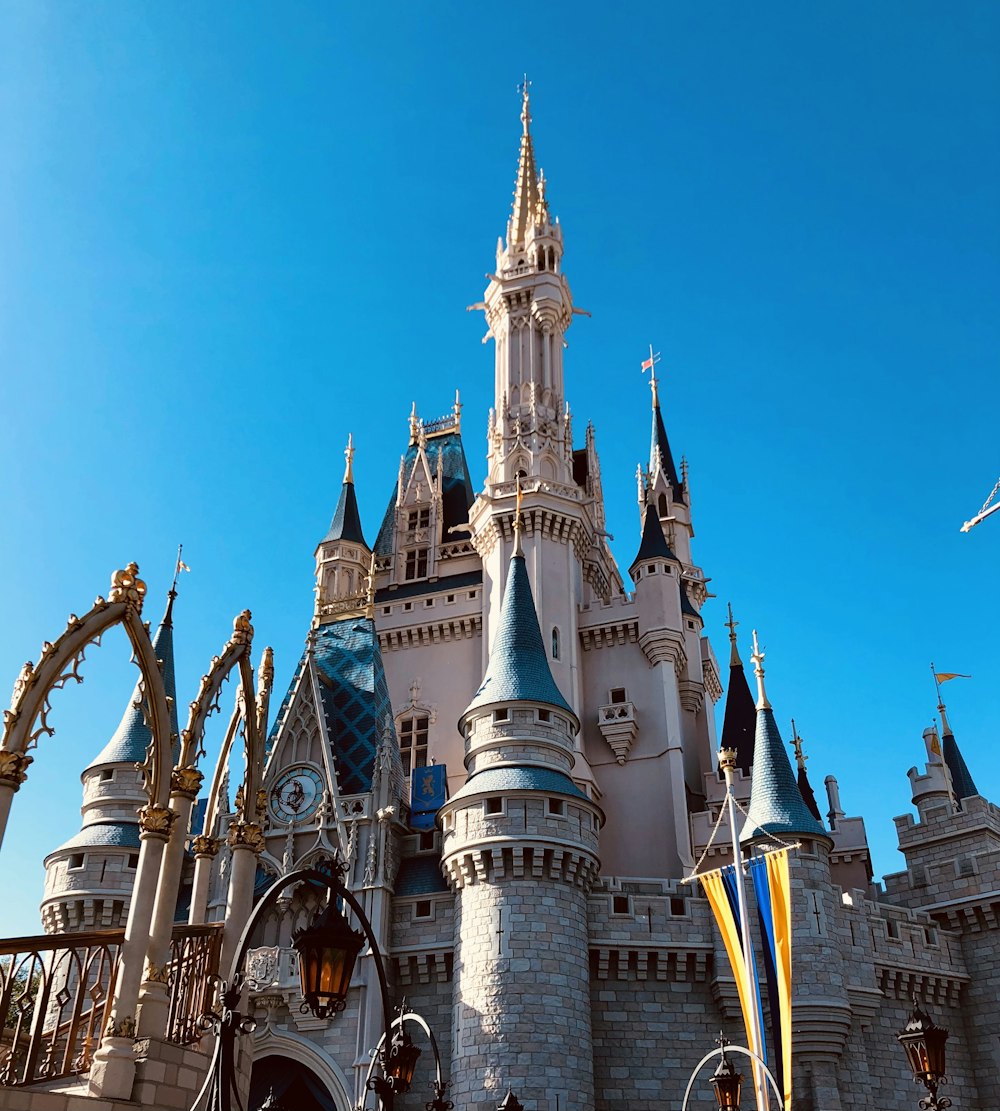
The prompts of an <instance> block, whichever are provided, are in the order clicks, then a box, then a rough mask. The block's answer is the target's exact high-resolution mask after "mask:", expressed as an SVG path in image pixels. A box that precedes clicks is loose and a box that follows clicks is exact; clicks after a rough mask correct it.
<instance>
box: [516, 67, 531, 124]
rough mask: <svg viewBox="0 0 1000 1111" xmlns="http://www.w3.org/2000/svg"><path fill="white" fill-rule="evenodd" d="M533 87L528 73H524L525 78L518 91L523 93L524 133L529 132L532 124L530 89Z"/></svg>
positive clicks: (522, 116) (522, 114)
mask: <svg viewBox="0 0 1000 1111" xmlns="http://www.w3.org/2000/svg"><path fill="white" fill-rule="evenodd" d="M530 87H531V82H530V81H529V80H528V75H527V74H525V75H524V80H523V81H522V82H521V84H520V85H518V87H517V91H518V92H519V93H520V94H521V123H522V124H523V125H524V134H525V135H527V134H528V128H529V127H530V126H531V102H530V100H529V99H528V89H529V88H530Z"/></svg>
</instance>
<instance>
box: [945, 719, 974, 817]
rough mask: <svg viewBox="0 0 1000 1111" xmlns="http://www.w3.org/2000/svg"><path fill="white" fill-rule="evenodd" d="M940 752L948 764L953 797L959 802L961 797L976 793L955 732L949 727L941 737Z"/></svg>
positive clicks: (968, 796)
mask: <svg viewBox="0 0 1000 1111" xmlns="http://www.w3.org/2000/svg"><path fill="white" fill-rule="evenodd" d="M941 754H942V756H944V762H945V764H947V765H948V771H949V773H950V774H951V786H952V789H953V790H954V792H955V798H956V799H958V800H959V802H961V801H962V799H967V798H971V797H972V796H973V795H978V794H979V789H978V788H977V787H976V784H975V781H974V780H973V778H972V773H971V772H970V771H969V768H968V765H967V764H966V762H965V759H964V758H963V756H962V750H961V749H960V748H959V747H958V742H957V741H956V740H955V734H954V733H952V731H951V730H950V729H949V730H948V732H947V733H945V734H943V736H942V737H941Z"/></svg>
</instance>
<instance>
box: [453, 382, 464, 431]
mask: <svg viewBox="0 0 1000 1111" xmlns="http://www.w3.org/2000/svg"><path fill="white" fill-rule="evenodd" d="M451 411H452V412H453V413H454V414H455V431H456V432H461V431H462V396H461V394H460V393H459V392H458V390H456V391H455V404H454V405H453V406H452V407H451Z"/></svg>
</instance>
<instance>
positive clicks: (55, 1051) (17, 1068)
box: [0, 923, 222, 1086]
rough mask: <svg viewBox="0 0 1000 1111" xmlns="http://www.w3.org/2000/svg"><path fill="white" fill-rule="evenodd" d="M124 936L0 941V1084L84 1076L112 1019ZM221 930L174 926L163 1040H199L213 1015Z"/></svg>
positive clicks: (215, 926)
mask: <svg viewBox="0 0 1000 1111" xmlns="http://www.w3.org/2000/svg"><path fill="white" fill-rule="evenodd" d="M124 939H125V931H124V930H96V931H93V932H90V933H77V934H66V935H63V936H60V937H54V936H50V935H48V934H42V935H40V936H38V937H17V938H10V939H9V940H6V941H0V1023H2V1027H0V1085H6V1086H15V1085H26V1084H34V1083H37V1082H40V1081H43V1080H57V1079H59V1078H60V1077H64V1076H73V1075H77V1074H79V1073H85V1072H87V1071H88V1070H89V1069H90V1065H91V1062H92V1061H93V1057H94V1052H95V1051H96V1050H97V1047H98V1046H99V1045H100V1042H101V1034H102V1032H103V1031H104V1029H105V1027H106V1026H107V1023H108V1019H109V1017H110V1008H111V1000H112V998H113V997H114V987H115V978H116V976H117V974H118V962H119V959H120V957H121V950H122V946H123V944H124ZM221 942H222V926H221V923H220V924H212V925H205V926H187V925H183V926H178V927H176V928H175V930H174V936H173V941H172V943H171V954H170V979H169V986H170V1009H169V1021H168V1026H167V1040H168V1041H172V1042H175V1043H177V1044H179V1045H188V1044H190V1043H192V1042H195V1041H197V1040H198V1038H199V1037H200V1036H201V1033H202V1032H201V1030H200V1029H199V1027H198V1018H199V1016H200V1015H202V1014H204V1013H205V1012H206V1011H208V1010H210V1009H211V1002H212V1000H211V992H212V990H213V988H212V983H211V981H210V980H209V977H211V976H213V975H215V974H216V973H217V972H218V967H219V951H220V947H221Z"/></svg>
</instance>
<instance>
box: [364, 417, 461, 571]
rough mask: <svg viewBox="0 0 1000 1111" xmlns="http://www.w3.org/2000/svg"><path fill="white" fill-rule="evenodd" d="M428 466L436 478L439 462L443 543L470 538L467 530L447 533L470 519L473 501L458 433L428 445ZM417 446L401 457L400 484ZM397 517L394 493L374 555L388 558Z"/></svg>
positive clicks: (409, 470)
mask: <svg viewBox="0 0 1000 1111" xmlns="http://www.w3.org/2000/svg"><path fill="white" fill-rule="evenodd" d="M426 451H427V462H428V464H429V466H430V469H431V474H432V475H437V469H438V459H440V460H441V479H442V493H441V500H442V516H443V518H444V520H443V521H442V533H441V535H442V538H443V539H444V540H461V539H463V538H465V537H467V536H468V535H469V533H468V531H467V530H464V529H458V530H456V531H455V532H450V531H449V530H451V529H452V528H454V526H456V525H461V524H464V523H465V522H466V521H468V519H469V509H470V507H471V506H472V503H473V502H474V501H475V500H476V495H475V491H474V490H473V488H472V478H471V476H470V475H469V464H468V462H467V461H466V458H465V449H464V448H463V446H462V437H461V435H460V434H459V433H458V432H446V433H444V434H443V435H441V436H432V437H431V438H430V439H428V441H427V448H426ZM417 454H418V445H417V444H410V446H409V447H408V448H407V451H406V455H405V456H404V457H403V481H404V483H405V482H407V481H408V480H409V477H410V475H411V474H412V472H413V464H414V463H416V461H417ZM395 517H396V492H395V490H393V494H392V497H391V498H390V499H389V504H388V506H387V507H386V511H385V516H384V517H383V518H382V524H381V527H380V528H379V530H378V538H377V539H376V540H375V552H376V554H377V555H387V554H388V553H389V552H391V551H392V548H393V542H392V534H393V525H394V522H395Z"/></svg>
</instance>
